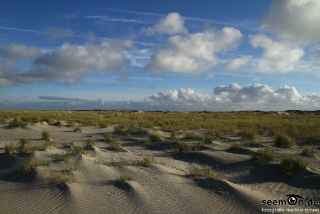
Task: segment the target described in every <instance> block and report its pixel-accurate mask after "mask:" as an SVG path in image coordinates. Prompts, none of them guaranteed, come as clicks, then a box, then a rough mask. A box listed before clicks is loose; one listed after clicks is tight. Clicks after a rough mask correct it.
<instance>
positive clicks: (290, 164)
mask: <svg viewBox="0 0 320 214" xmlns="http://www.w3.org/2000/svg"><path fill="white" fill-rule="evenodd" d="M307 165H308V163H307V162H306V161H304V160H303V159H302V158H301V157H299V156H294V155H287V156H285V157H284V158H283V159H282V160H281V162H280V170H281V171H282V172H284V173H285V175H286V177H290V176H292V175H293V173H294V172H295V171H296V170H303V169H305V168H306V167H307Z"/></svg>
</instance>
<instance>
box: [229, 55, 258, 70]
mask: <svg viewBox="0 0 320 214" xmlns="http://www.w3.org/2000/svg"><path fill="white" fill-rule="evenodd" d="M251 58H252V56H241V57H240V58H236V59H233V60H230V61H229V62H228V63H227V64H226V65H225V66H224V69H225V70H228V71H233V70H237V69H239V68H243V67H249V66H250V63H249V60H250V59H251Z"/></svg>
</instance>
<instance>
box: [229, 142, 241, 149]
mask: <svg viewBox="0 0 320 214" xmlns="http://www.w3.org/2000/svg"><path fill="white" fill-rule="evenodd" d="M242 147H243V144H240V143H235V144H232V145H231V146H230V148H229V150H236V149H240V148H242Z"/></svg>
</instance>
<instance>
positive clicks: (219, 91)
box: [214, 83, 303, 104]
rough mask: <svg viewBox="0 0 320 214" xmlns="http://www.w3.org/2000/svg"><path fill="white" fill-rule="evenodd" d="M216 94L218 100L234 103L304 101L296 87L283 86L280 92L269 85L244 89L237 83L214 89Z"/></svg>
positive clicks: (255, 85)
mask: <svg viewBox="0 0 320 214" xmlns="http://www.w3.org/2000/svg"><path fill="white" fill-rule="evenodd" d="M214 94H215V96H216V97H217V98H218V100H220V101H222V102H226V101H228V100H230V101H231V102H232V103H255V104H258V103H281V102H295V103H299V102H300V101H302V100H303V99H302V96H301V95H300V94H299V93H298V92H297V90H296V88H295V87H294V86H291V87H289V86H286V85H285V86H283V87H281V88H279V89H278V90H272V89H271V88H270V87H269V86H267V85H261V84H253V85H248V86H245V87H242V86H240V85H238V84H236V83H233V84H231V85H229V86H219V87H216V88H214Z"/></svg>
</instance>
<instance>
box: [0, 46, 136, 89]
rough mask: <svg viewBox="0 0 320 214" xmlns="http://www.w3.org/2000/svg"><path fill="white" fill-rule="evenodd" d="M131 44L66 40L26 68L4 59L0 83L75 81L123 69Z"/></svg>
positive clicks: (0, 71)
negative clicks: (90, 73) (82, 43)
mask: <svg viewBox="0 0 320 214" xmlns="http://www.w3.org/2000/svg"><path fill="white" fill-rule="evenodd" d="M132 46H133V45H132V42H131V41H130V40H127V41H123V42H116V41H111V42H106V41H105V42H102V43H101V44H84V45H78V44H74V45H71V44H69V43H65V44H63V45H62V46H61V47H59V48H58V49H56V50H53V51H52V52H48V53H44V54H42V55H41V56H39V57H37V58H35V59H34V61H33V62H32V63H33V64H32V67H31V68H30V69H29V70H27V71H22V69H20V68H17V67H16V65H14V63H12V62H10V63H9V62H3V61H2V62H1V64H0V79H1V81H0V83H1V85H0V86H8V85H14V84H19V83H36V82H46V81H53V80H63V81H65V83H66V84H74V83H77V82H78V81H79V80H80V79H81V78H82V76H83V75H85V74H87V73H89V72H110V71H115V72H123V71H124V68H125V67H126V66H127V65H129V63H130V61H129V60H128V59H127V58H126V57H125V56H124V54H123V52H122V51H123V50H125V49H129V48H131V47H132Z"/></svg>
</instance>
